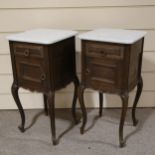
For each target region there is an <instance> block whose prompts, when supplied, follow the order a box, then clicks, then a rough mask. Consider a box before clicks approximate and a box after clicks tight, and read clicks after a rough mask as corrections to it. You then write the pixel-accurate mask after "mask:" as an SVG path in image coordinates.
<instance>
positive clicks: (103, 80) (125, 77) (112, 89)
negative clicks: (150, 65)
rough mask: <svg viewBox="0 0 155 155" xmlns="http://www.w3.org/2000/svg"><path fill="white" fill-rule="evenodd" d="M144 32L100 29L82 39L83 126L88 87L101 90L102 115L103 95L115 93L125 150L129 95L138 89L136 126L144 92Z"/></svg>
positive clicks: (82, 36)
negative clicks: (118, 100) (119, 98)
mask: <svg viewBox="0 0 155 155" xmlns="http://www.w3.org/2000/svg"><path fill="white" fill-rule="evenodd" d="M145 34H146V32H143V31H130V30H120V29H98V30H94V31H91V32H87V33H84V34H81V35H80V36H79V38H80V39H81V40H82V82H81V85H80V88H79V100H80V103H81V104H82V109H83V118H84V119H83V125H82V127H81V133H84V128H85V125H86V122H87V114H86V109H85V106H84V100H83V93H84V89H85V88H92V89H94V90H97V91H99V100H100V111H99V115H100V116H102V107H103V95H102V93H103V92H105V93H114V94H118V95H120V97H121V99H122V114H121V120H120V126H119V140H120V146H121V147H123V146H124V144H125V142H124V139H123V126H124V121H125V115H126V111H127V107H128V97H129V92H130V91H131V90H133V89H134V87H135V86H137V94H136V97H135V101H134V104H133V108H132V119H133V124H134V126H135V125H136V124H137V120H136V118H135V110H136V106H137V103H138V100H139V97H140V95H141V92H142V87H143V81H142V77H141V66H142V55H143V43H144V35H145Z"/></svg>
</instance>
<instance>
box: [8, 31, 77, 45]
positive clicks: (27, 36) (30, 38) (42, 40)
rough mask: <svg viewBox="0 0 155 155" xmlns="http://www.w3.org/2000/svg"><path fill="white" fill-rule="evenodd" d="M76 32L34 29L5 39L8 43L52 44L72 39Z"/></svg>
mask: <svg viewBox="0 0 155 155" xmlns="http://www.w3.org/2000/svg"><path fill="white" fill-rule="evenodd" d="M76 34H77V32H76V31H70V30H57V29H34V30H29V31H25V32H23V33H18V34H15V35H10V36H8V37H7V39H8V40H10V41H19V42H28V43H36V44H46V45H47V44H53V43H56V42H59V41H62V40H64V39H67V38H70V37H73V36H75V35H76Z"/></svg>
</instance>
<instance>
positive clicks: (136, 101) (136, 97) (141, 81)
mask: <svg viewBox="0 0 155 155" xmlns="http://www.w3.org/2000/svg"><path fill="white" fill-rule="evenodd" d="M142 89H143V79H142V77H140V80H139V81H138V84H137V92H136V96H135V100H134V103H133V107H132V120H133V125H134V126H136V125H137V123H138V120H137V119H136V116H135V113H136V107H137V104H138V101H139V98H140V96H141V93H142Z"/></svg>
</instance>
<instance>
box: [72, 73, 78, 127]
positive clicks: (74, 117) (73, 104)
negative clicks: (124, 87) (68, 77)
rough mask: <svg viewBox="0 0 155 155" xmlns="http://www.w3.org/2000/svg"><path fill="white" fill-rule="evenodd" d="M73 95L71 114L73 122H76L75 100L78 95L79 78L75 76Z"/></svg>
mask: <svg viewBox="0 0 155 155" xmlns="http://www.w3.org/2000/svg"><path fill="white" fill-rule="evenodd" d="M73 82H74V97H73V102H72V115H73V119H74V122H75V124H78V120H77V116H76V102H77V97H78V86H79V80H78V78H77V76H76V77H75V79H74V81H73Z"/></svg>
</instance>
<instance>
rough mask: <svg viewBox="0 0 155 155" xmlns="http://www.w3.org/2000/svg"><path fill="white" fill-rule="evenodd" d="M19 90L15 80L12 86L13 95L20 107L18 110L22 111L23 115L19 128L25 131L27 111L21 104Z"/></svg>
mask: <svg viewBox="0 0 155 155" xmlns="http://www.w3.org/2000/svg"><path fill="white" fill-rule="evenodd" d="M18 90H19V87H18V86H17V84H16V83H15V82H13V84H12V87H11V92H12V96H13V98H14V100H15V102H16V105H17V107H18V110H19V112H20V116H21V121H22V122H21V125H20V126H19V129H20V131H21V132H24V131H25V128H24V127H25V113H24V110H23V107H22V105H21V102H20V99H19V95H18Z"/></svg>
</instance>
